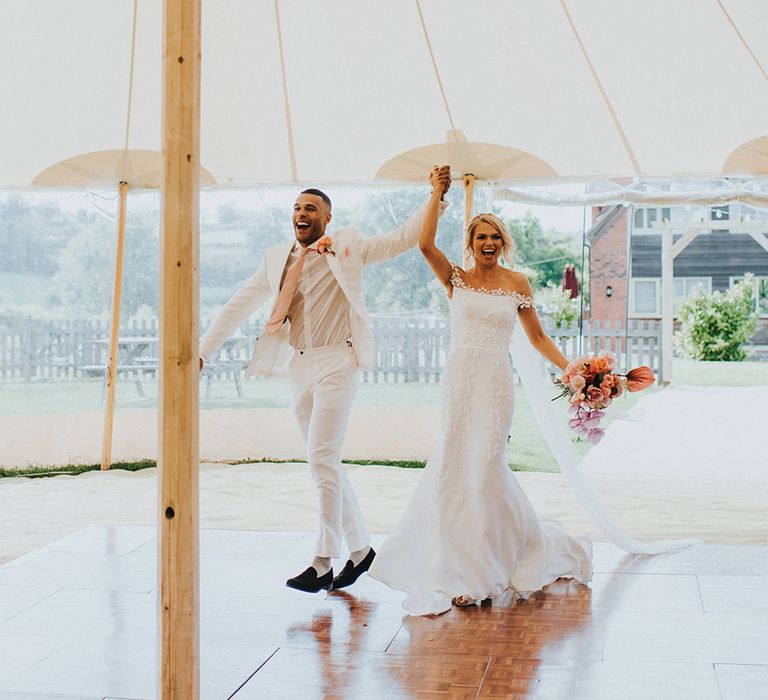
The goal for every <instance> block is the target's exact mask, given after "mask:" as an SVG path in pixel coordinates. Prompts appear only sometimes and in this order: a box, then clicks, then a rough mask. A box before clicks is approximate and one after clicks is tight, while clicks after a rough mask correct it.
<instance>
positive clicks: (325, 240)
mask: <svg viewBox="0 0 768 700" xmlns="http://www.w3.org/2000/svg"><path fill="white" fill-rule="evenodd" d="M332 245H333V240H332V239H331V237H330V236H323V237H322V238H321V239H320V240H319V241H318V242H317V252H318V253H320V255H325V254H326V253H330V254H331V255H336V253H334V252H333V250H331V246H332Z"/></svg>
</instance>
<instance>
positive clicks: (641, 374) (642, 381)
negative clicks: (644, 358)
mask: <svg viewBox="0 0 768 700" xmlns="http://www.w3.org/2000/svg"><path fill="white" fill-rule="evenodd" d="M655 381H656V377H654V376H653V371H652V370H651V368H650V367H646V366H645V365H643V366H642V367H635V369H631V370H629V372H627V391H642V390H643V389H645V388H646V387H649V386H651V384H653V383H654V382H655Z"/></svg>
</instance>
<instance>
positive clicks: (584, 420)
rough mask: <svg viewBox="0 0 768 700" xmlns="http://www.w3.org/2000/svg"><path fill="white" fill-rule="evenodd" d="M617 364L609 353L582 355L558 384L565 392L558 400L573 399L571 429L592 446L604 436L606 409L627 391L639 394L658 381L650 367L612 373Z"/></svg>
mask: <svg viewBox="0 0 768 700" xmlns="http://www.w3.org/2000/svg"><path fill="white" fill-rule="evenodd" d="M614 361H615V358H614V357H613V355H611V354H610V353H607V352H603V353H600V354H599V355H596V356H595V357H587V356H586V355H581V356H580V357H577V358H576V359H575V360H574V361H573V362H571V363H570V364H569V365H568V366H567V367H566V368H565V372H563V375H562V377H560V379H557V380H555V384H556V385H557V386H559V387H560V388H561V389H562V390H563V391H562V393H561V394H560V395H558V396H556V397H555V399H559V398H562V397H564V396H568V397H570V398H569V399H568V400H569V401H570V404H571V406H570V409H569V412H570V414H571V419H570V420H569V421H568V426H569V427H570V428H571V430H573V431H574V432H576V434H577V435H580V436H583V437H585V438H586V439H587V440H589V441H590V442H591V443H592V444H593V445H596V444H597V443H598V442H600V440H602V439H603V436H604V435H605V430H604V429H603V428H601V427H600V421H601V420H602V418H603V416H604V415H605V410H604V409H606V408H607V407H608V406H609V405H610V404H611V402H612V401H613V400H614V399H615V398H617V397H619V396H621V395H622V394H623V393H624V390H625V389H626V390H627V391H630V392H633V391H640V390H642V389H645V388H646V387H649V386H650V385H651V384H653V382H654V381H655V377H654V376H653V372H652V371H651V368H650V367H646V366H642V367H637V368H635V369H633V370H630V371H629V372H627V373H626V374H617V373H616V372H614V370H613V365H614ZM553 401H554V399H553Z"/></svg>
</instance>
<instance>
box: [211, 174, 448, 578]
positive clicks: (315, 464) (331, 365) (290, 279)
mask: <svg viewBox="0 0 768 700" xmlns="http://www.w3.org/2000/svg"><path fill="white" fill-rule="evenodd" d="M429 182H430V184H431V185H432V188H433V189H434V188H442V189H443V191H444V192H447V191H448V188H449V187H450V185H451V173H450V168H449V167H448V166H447V165H446V166H442V167H437V166H435V168H433V169H432V170H431V171H430V173H429ZM446 206H447V204H442V205H441V207H442V208H441V211H442V209H444V208H445V207H446ZM424 209H425V205H422V207H420V208H419V209H418V210H417V211H416V212H415V213H414V214H413V215H412V216H411V217H410V218H409V219H407V220H406V221H405V222H404V223H403V224H402V225H401V226H400V227H398V228H397V229H396V230H394V231H392V232H391V233H384V234H379V235H377V236H372V237H364V236H363V235H362V234H361V233H360V232H359V231H358V230H357V229H354V228H344V229H340V230H338V231H336V233H335V235H334V239H333V241H332V242H331V240H330V239H329V238H328V237H326V236H325V230H326V227H327V226H328V224H329V223H330V221H331V200H330V199H329V198H328V195H326V194H325V193H324V192H321V191H320V190H316V189H308V190H304V191H303V192H302V193H301V194H299V196H298V198H297V199H296V202H295V203H294V205H293V229H294V233H295V236H296V240H295V241H287V242H285V243H280V244H278V245H275V246H273V247H271V248H269V249H268V250H267V251H266V252H265V253H264V257H263V259H262V261H261V265H260V266H259V269H258V270H257V271H256V273H255V274H254V275H253V276H252V277H251V278H250V279H249V280H248V281H247V282H246V284H245V286H244V287H242V289H240V290H239V291H238V292H236V293H235V294H234V296H233V297H232V298H231V299H230V300H229V301H228V302H227V304H226V305H225V306H224V308H223V309H222V310H221V312H220V313H219V315H218V316H217V317H216V319H215V320H214V321H213V323H212V324H211V326H210V328H209V329H208V331H207V332H206V334H205V336H204V337H203V339H202V341H201V343H200V368H201V369H202V367H203V364H204V363H205V362H206V361H207V360H208V358H209V357H212V356H213V355H214V354H215V353H216V351H217V350H218V349H219V348H220V347H221V346H222V344H223V343H224V341H225V340H226V339H227V338H229V337H230V336H231V335H232V333H234V331H235V330H236V329H237V328H238V327H239V326H240V325H241V324H242V323H243V322H244V321H245V320H246V319H247V318H248V317H249V316H250V315H251V314H252V313H254V312H255V311H256V310H257V309H258V308H259V307H260V306H261V305H262V304H263V303H264V302H265V301H266V300H267V299H268V298H269V297H270V296H272V295H273V294H274V293H276V292H278V294H277V299H276V301H275V304H274V307H273V309H272V313H271V315H270V318H269V320H268V321H267V323H266V326H265V329H264V332H263V333H262V334H261V335H260V336H259V337H258V338H257V339H256V344H255V345H254V348H253V356H252V359H251V362H250V364H249V365H248V369H247V370H246V375H247V376H250V375H261V376H266V377H269V376H272V375H275V374H280V373H284V370H285V368H286V367H287V370H288V378H289V382H290V387H291V406H292V408H293V412H294V415H295V416H296V420H297V422H298V425H299V431H300V432H301V436H302V438H303V440H304V444H305V445H306V448H307V460H308V462H309V469H310V473H311V474H312V478H313V479H314V481H315V484H316V486H317V495H318V509H319V516H320V532H319V535H318V539H317V547H316V550H315V552H316V556H315V558H314V559H313V560H312V562H311V563H310V565H309V567H307V569H306V570H304V571H302V572H301V573H300V574H298V575H297V576H294V577H293V578H290V579H288V581H286V585H288V586H290V587H291V588H296V589H298V590H300V591H307V592H309V593H315V592H317V591H319V590H323V589H325V590H328V589H331V588H333V589H337V588H344V587H346V586H350V585H352V584H353V583H354V582H355V581H357V579H358V578H359V577H360V576H361V575H362V574H363V573H364V572H366V571H367V570H368V569H369V567H370V566H371V562H372V561H373V558H374V557H375V556H376V553H375V552H374V550H373V548H372V547H371V546H370V541H371V540H370V536H369V534H368V530H367V528H366V526H365V521H364V520H363V516H362V513H361V511H360V506H359V505H358V503H357V497H356V496H355V492H354V491H353V489H352V484H351V482H350V480H349V477H348V475H347V471H346V469H345V468H344V466H343V465H342V463H341V449H342V445H343V443H344V435H345V433H346V429H347V422H348V419H349V412H350V408H351V406H352V401H353V399H354V397H355V394H356V393H357V385H358V382H359V374H360V372H359V370H360V369H371V368H372V366H373V334H372V333H371V329H370V327H369V324H368V316H367V313H366V309H365V301H364V299H363V268H364V267H365V266H366V265H374V264H376V263H379V262H383V261H385V260H389V259H390V258H394V257H395V256H397V255H400V253H403V252H405V251H406V250H408V249H409V248H413V247H414V246H415V245H416V243H417V242H418V239H419V232H420V230H421V221H422V218H423V214H424ZM342 537H343V538H344V539H346V541H347V546H348V548H349V552H350V555H349V560H348V561H347V562H346V564H345V566H344V568H343V569H342V570H341V572H340V573H339V574H338V575H337V576H336V577H335V578H334V575H333V569H332V568H331V559H334V558H337V557H339V556H340V554H341V540H342Z"/></svg>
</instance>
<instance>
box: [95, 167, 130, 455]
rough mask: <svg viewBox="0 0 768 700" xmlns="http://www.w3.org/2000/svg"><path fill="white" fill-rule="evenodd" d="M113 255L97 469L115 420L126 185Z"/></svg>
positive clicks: (109, 442)
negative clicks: (110, 312)
mask: <svg viewBox="0 0 768 700" xmlns="http://www.w3.org/2000/svg"><path fill="white" fill-rule="evenodd" d="M118 193H119V199H118V206H117V251H116V253H115V285H114V289H113V292H112V326H111V328H110V334H109V359H108V360H107V373H106V377H105V381H106V383H107V399H106V401H105V403H104V435H103V436H102V441H101V469H102V470H106V469H109V467H110V466H111V464H112V426H113V423H114V418H115V391H116V389H117V359H118V352H119V338H120V301H121V300H122V297H123V260H124V257H125V210H126V205H127V203H128V183H127V182H121V183H120V185H119V187H118Z"/></svg>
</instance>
